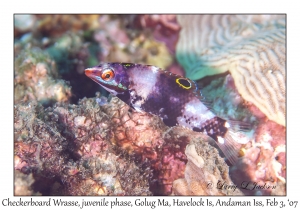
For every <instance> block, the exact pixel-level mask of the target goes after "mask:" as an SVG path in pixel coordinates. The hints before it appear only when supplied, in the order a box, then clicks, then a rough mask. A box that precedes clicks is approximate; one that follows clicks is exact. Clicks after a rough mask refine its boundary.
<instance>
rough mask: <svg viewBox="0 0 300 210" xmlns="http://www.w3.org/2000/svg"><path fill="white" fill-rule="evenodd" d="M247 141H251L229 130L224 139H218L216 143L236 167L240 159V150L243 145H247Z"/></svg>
mask: <svg viewBox="0 0 300 210" xmlns="http://www.w3.org/2000/svg"><path fill="white" fill-rule="evenodd" d="M247 141H249V139H248V138H247V137H246V136H245V135H243V134H242V133H238V132H234V131H233V130H231V129H229V130H228V132H227V133H226V135H225V136H224V138H222V137H218V141H216V143H217V145H218V146H219V148H220V149H221V151H222V152H223V153H224V155H225V157H226V158H227V159H228V160H229V162H230V163H231V164H232V165H235V164H236V163H237V161H238V159H239V154H240V149H241V148H242V146H243V144H242V143H246V142H247ZM238 142H241V143H238Z"/></svg>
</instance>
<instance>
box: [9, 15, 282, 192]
mask: <svg viewBox="0 0 300 210" xmlns="http://www.w3.org/2000/svg"><path fill="white" fill-rule="evenodd" d="M274 18H276V17H274ZM179 19H183V17H182V16H181V17H179ZM196 19H197V18H196ZM200 19H201V18H200ZM204 19H205V18H204ZM204 19H203V21H204ZM250 19H251V18H250ZM271 19H272V18H271ZM267 20H268V19H266V21H267ZM203 21H202V23H201V24H202V26H203V25H205V22H203ZM14 23H15V25H14V32H15V33H14V36H15V42H14V54H15V65H14V67H15V68H14V170H15V172H14V175H15V179H14V181H15V182H14V186H15V195H285V194H286V187H285V186H286V152H285V145H286V127H285V126H283V125H282V123H279V124H278V123H276V122H274V121H272V120H270V118H269V115H267V114H265V112H263V110H260V109H259V108H258V107H257V106H256V105H255V104H254V103H251V102H249V101H245V99H244V98H243V96H242V95H241V94H240V93H239V89H238V88H236V83H235V79H234V78H233V76H232V75H231V74H230V73H228V72H224V71H222V72H221V73H222V74H219V75H215V76H207V77H204V78H202V79H200V80H198V81H197V83H198V84H199V87H200V88H201V91H202V95H203V100H205V104H207V106H209V107H210V109H212V110H213V111H214V112H215V113H216V114H217V115H219V116H221V117H223V118H225V119H229V120H232V121H239V122H244V123H248V124H250V129H249V130H248V131H247V141H244V142H241V143H242V148H241V150H240V151H239V153H240V158H239V161H238V163H237V164H236V165H234V166H231V165H230V164H229V166H230V167H229V166H228V164H227V162H225V160H224V158H223V155H222V153H220V152H219V150H218V149H217V148H216V147H215V146H214V145H213V144H212V143H211V141H210V139H209V137H207V136H205V135H204V134H201V133H196V132H192V131H190V130H187V129H184V128H182V127H173V128H169V127H167V126H165V125H164V124H163V122H162V121H161V120H160V119H159V118H158V117H155V116H152V115H149V114H142V113H136V112H134V111H132V110H131V109H130V108H129V107H128V106H127V105H125V104H124V103H123V102H122V101H120V100H118V99H117V98H115V97H111V96H108V94H107V92H105V91H104V90H103V89H101V88H100V87H99V86H98V85H97V84H95V83H94V82H93V81H90V80H89V79H88V78H87V77H86V76H85V75H84V69H85V68H86V67H90V66H94V65H96V64H97V63H98V62H102V61H103V62H110V61H114V62H134V63H143V64H151V65H156V66H159V67H161V68H164V69H167V70H169V71H171V72H173V73H176V74H179V75H185V71H188V68H186V67H184V68H183V67H181V66H180V65H179V64H178V61H177V59H176V53H177V54H178V52H176V49H177V50H178V49H180V46H177V45H178V39H181V40H185V41H186V42H185V43H188V41H189V40H188V39H186V37H180V36H184V33H181V34H182V35H180V31H181V28H182V27H186V25H181V24H183V23H180V21H178V17H176V16H175V15H15V17H14ZM185 24H187V23H185ZM229 25H230V23H229ZM280 26H282V25H280ZM225 29H226V28H225ZM233 29H234V28H233ZM233 29H232V30H233ZM216 30H217V29H216ZM194 41H197V40H196V39H195V40H194V39H193V42H194ZM254 41H255V40H254ZM199 45H200V43H199ZM186 46H189V45H188V44H187V45H186ZM176 47H177V48H176ZM203 50H204V51H205V49H203ZM225 53H226V51H225ZM200 54H201V53H200ZM181 55H182V54H181ZM183 56H184V55H183ZM177 57H178V56H177ZM186 57H189V55H187V56H186ZM186 57H185V58H186ZM200 58H201V57H200ZM233 59H234V58H233ZM194 60H197V58H194ZM192 61H193V59H191V61H190V63H188V64H189V65H192ZM185 62H187V60H185ZM216 62H218V61H216ZM213 65H214V63H213ZM214 67H215V66H214ZM189 74H191V72H190V71H189ZM208 75H213V74H210V73H208ZM99 91H100V93H99ZM96 92H98V93H97V94H96V97H95V93H96ZM241 141H242V140H241ZM207 186H212V187H207ZM234 186H236V187H234ZM274 186H275V187H274Z"/></svg>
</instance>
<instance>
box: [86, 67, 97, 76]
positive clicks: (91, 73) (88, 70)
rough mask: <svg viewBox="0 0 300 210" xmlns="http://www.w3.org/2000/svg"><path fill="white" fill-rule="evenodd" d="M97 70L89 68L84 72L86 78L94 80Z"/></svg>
mask: <svg viewBox="0 0 300 210" xmlns="http://www.w3.org/2000/svg"><path fill="white" fill-rule="evenodd" d="M94 70H95V69H93V68H87V69H85V70H84V73H85V75H86V76H88V77H90V78H93V77H94V76H95V71H94Z"/></svg>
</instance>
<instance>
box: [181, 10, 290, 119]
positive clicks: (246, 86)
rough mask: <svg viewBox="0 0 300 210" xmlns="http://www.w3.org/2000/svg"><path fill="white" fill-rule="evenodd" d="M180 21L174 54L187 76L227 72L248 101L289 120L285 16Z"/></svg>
mask: <svg viewBox="0 0 300 210" xmlns="http://www.w3.org/2000/svg"><path fill="white" fill-rule="evenodd" d="M178 21H179V24H180V26H181V27H182V29H181V31H180V38H179V41H178V44H177V46H176V56H177V59H178V61H179V62H180V64H182V65H183V66H184V68H185V70H186V75H187V77H189V78H191V79H200V78H203V77H205V76H208V75H214V74H220V73H224V72H225V71H229V72H230V73H231V75H232V77H233V79H234V82H235V85H236V87H237V89H238V91H239V93H240V94H241V96H242V97H243V98H244V99H245V100H246V101H249V102H251V103H253V104H254V105H255V106H256V107H258V108H259V109H260V110H261V111H262V112H263V113H264V114H265V115H266V116H267V117H268V118H269V119H270V120H273V121H275V122H277V123H278V124H280V125H285V78H286V76H285V16H284V15H281V16H280V15H279V16H277V15H268V16H263V15H238V16H233V15H187V16H186V15H183V16H179V17H178ZM195 26H196V28H195Z"/></svg>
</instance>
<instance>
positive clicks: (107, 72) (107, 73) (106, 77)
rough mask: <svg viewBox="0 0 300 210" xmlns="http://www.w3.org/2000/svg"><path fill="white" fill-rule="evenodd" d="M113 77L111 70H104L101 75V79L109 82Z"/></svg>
mask: <svg viewBox="0 0 300 210" xmlns="http://www.w3.org/2000/svg"><path fill="white" fill-rule="evenodd" d="M114 76H115V73H114V71H113V70H111V69H105V70H104V71H103V72H102V74H101V78H102V79H103V80H105V81H109V80H111V79H112V78H114Z"/></svg>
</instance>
